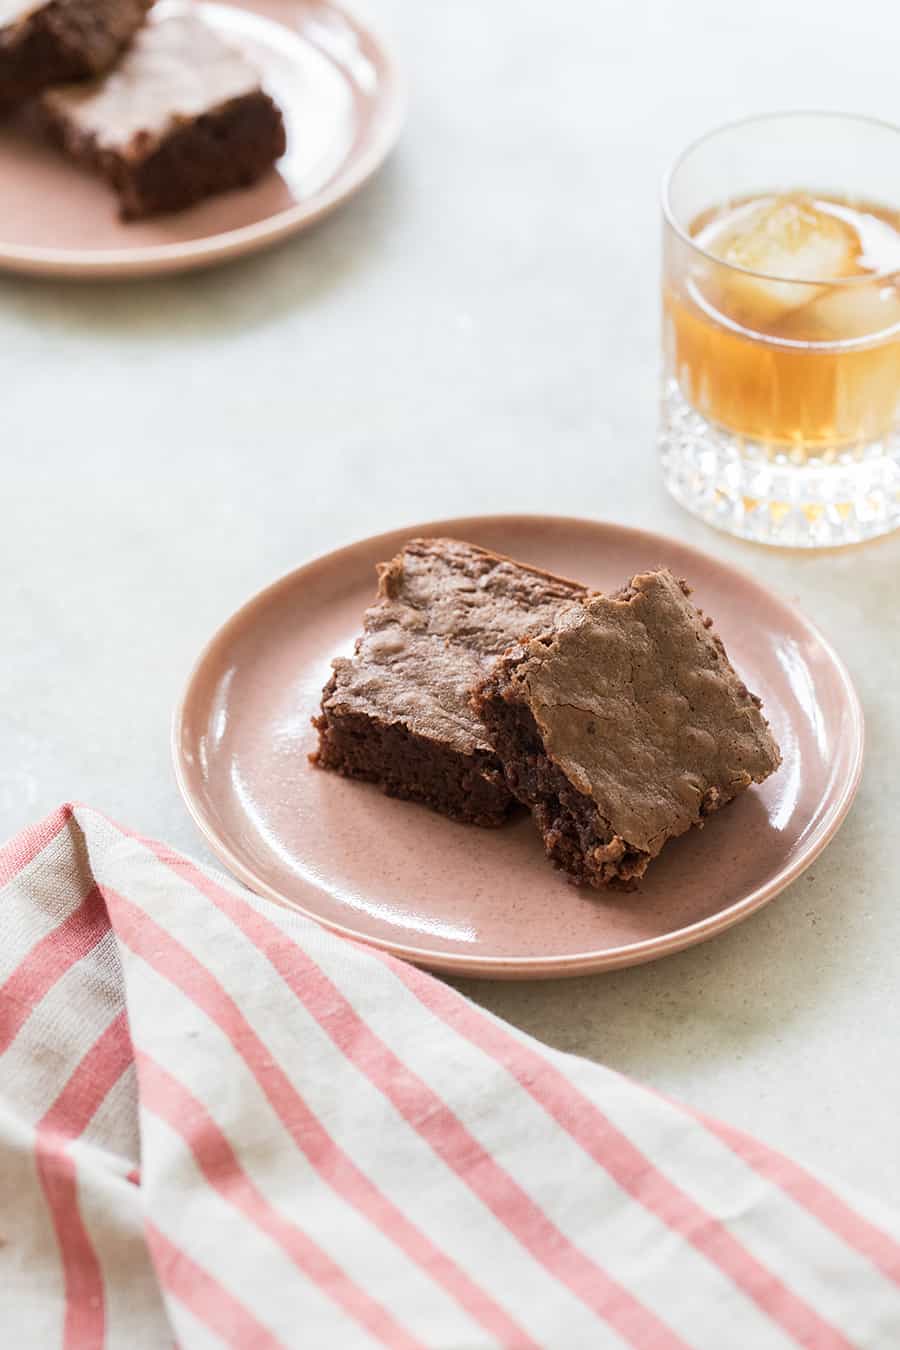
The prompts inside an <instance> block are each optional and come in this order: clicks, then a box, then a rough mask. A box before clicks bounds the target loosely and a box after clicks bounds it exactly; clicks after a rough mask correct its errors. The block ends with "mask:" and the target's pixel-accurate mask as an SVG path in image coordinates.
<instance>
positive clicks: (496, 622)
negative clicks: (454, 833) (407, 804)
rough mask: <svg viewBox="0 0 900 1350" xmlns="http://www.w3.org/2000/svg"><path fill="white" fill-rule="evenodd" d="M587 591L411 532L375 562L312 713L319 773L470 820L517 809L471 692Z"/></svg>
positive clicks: (479, 821)
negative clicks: (372, 585)
mask: <svg viewBox="0 0 900 1350" xmlns="http://www.w3.org/2000/svg"><path fill="white" fill-rule="evenodd" d="M588 594H589V592H588V591H587V590H586V589H585V587H583V586H580V585H579V584H578V583H577V582H573V581H566V580H564V579H562V578H560V577H555V576H552V575H551V574H550V573H548V572H542V571H540V570H539V569H537V568H534V567H526V566H524V565H522V564H520V563H517V562H513V561H512V560H511V559H510V558H505V557H503V556H501V555H500V554H497V553H491V552H489V551H488V550H487V549H483V548H477V547H475V546H474V545H472V544H465V543H461V542H460V541H459V540H455V539H413V540H410V542H409V543H408V544H407V545H406V546H405V547H404V549H403V550H402V552H400V553H398V554H397V556H396V557H395V558H393V559H392V560H391V561H390V562H387V563H382V564H381V565H380V566H379V568H378V594H377V597H376V599H375V603H374V604H373V605H372V607H371V608H370V609H369V610H367V611H366V614H365V616H364V628H363V633H362V636H361V637H360V638H359V639H358V640H357V643H356V650H355V652H354V655H353V656H352V657H350V658H339V659H338V660H336V661H334V662H333V666H334V674H333V675H332V677H331V679H330V680H329V682H328V684H327V685H326V686H325V690H324V693H323V696H322V710H321V713H320V715H319V716H318V717H317V718H316V719H315V726H316V727H317V728H318V731H319V748H318V751H317V752H316V753H315V754H314V755H313V756H312V757H311V758H312V759H313V762H314V763H317V764H318V765H320V766H321V767H322V768H325V769H333V770H335V771H337V772H338V773H341V774H344V775H345V776H346V777H348V778H360V779H365V780H367V781H369V782H373V783H377V784H379V785H380V786H381V788H382V789H383V791H384V792H386V793H387V794H388V795H389V796H392V797H402V798H407V799H409V800H412V801H418V802H424V803H425V804H426V805H428V806H430V807H432V808H433V809H434V810H436V811H441V812H443V813H444V814H445V815H448V816H451V817H453V818H454V819H455V820H461V821H466V822H468V823H470V824H474V825H500V824H502V823H503V821H504V820H506V819H507V817H508V816H509V815H510V813H511V812H512V811H513V810H515V808H516V805H517V803H516V800H515V798H514V797H513V795H512V794H511V793H510V792H509V790H508V788H507V787H506V784H505V783H504V780H503V773H502V770H501V767H500V761H499V760H498V759H497V756H496V755H495V753H494V750H493V747H492V746H491V743H490V739H489V737H488V735H487V732H486V730H485V727H484V725H483V723H482V721H481V719H480V717H478V716H477V715H476V713H475V711H474V710H473V708H472V706H471V702H470V698H471V693H472V690H473V688H474V686H475V684H476V683H478V681H479V680H480V679H482V678H483V676H484V675H485V673H486V671H487V669H488V668H489V666H490V664H491V662H492V661H493V660H494V659H495V658H496V656H497V655H498V653H500V652H502V651H504V650H505V649H506V648H507V647H509V646H510V645H511V644H512V643H514V642H517V641H519V640H520V639H521V638H522V637H523V636H524V635H525V634H526V633H529V632H532V631H535V630H538V629H544V628H547V627H549V626H550V625H552V624H553V623H554V622H555V620H556V618H557V617H558V615H559V612H560V609H561V608H563V607H565V606H566V605H567V604H571V603H572V602H573V601H578V600H582V599H585V598H586V597H587V596H588Z"/></svg>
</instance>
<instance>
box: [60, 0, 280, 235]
mask: <svg viewBox="0 0 900 1350" xmlns="http://www.w3.org/2000/svg"><path fill="white" fill-rule="evenodd" d="M41 102H42V107H43V110H44V115H45V118H46V120H47V122H48V124H49V126H50V129H51V132H52V133H53V134H54V135H55V138H56V140H57V141H58V142H59V144H60V145H61V146H62V147H63V149H64V150H66V151H67V152H68V153H69V154H70V155H71V156H72V158H73V159H75V160H77V161H79V162H80V163H83V164H85V165H87V166H89V167H91V168H93V169H95V170H96V171H97V172H98V173H99V174H101V175H102V176H103V177H104V178H105V179H106V180H107V181H108V182H109V183H110V184H111V185H112V186H113V187H114V188H115V190H116V192H117V193H118V195H119V204H120V208H121V213H122V216H123V217H124V218H125V219H126V220H133V219H136V218H138V217H141V216H149V215H154V214H157V213H158V212H162V211H177V210H179V209H180V208H181V207H184V206H189V205H190V204H191V203H193V202H197V201H200V200H201V199H202V198H204V197H208V196H211V195H212V194H213V193H217V192H225V191H227V190H228V189H230V188H236V187H244V186H246V185H248V184H249V183H252V182H254V181H255V180H256V179H257V178H259V177H260V175H261V174H263V173H265V172H266V170H267V169H269V168H271V166H272V165H273V164H274V163H275V161H276V160H277V159H278V158H279V156H280V155H282V154H284V150H285V131H284V122H283V120H282V116H281V112H280V111H279V109H278V108H277V107H276V105H275V104H274V103H273V101H272V99H271V98H269V96H268V94H266V93H265V92H264V90H263V89H262V87H261V85H260V81H259V76H258V74H257V72H256V70H255V69H254V68H253V66H252V65H251V64H250V63H249V62H248V61H246V60H245V59H244V57H243V56H241V55H240V53H238V52H236V51H234V50H232V48H231V47H229V46H228V45H227V44H226V43H224V42H223V41H222V40H221V39H220V38H219V37H218V35H217V34H216V33H215V32H214V31H213V30H212V28H210V27H209V25H208V24H206V23H204V22H203V20H202V19H200V18H198V17H196V16H195V15H193V14H190V13H178V14H172V15H170V16H167V17H165V18H162V19H159V20H158V21H156V22H154V21H151V22H150V23H148V24H147V25H146V26H145V27H144V28H143V29H142V30H141V32H140V33H139V34H138V36H137V37H136V38H135V40H134V42H133V43H132V44H131V46H130V47H129V49H128V51H127V52H126V53H125V55H124V57H123V58H122V60H121V62H120V63H119V65H118V66H117V67H116V68H115V70H113V71H112V72H110V74H108V75H106V76H105V77H104V78H102V79H99V80H95V81H91V82H89V83H85V84H73V85H65V86H63V87H62V88H59V89H53V90H51V91H49V92H48V93H46V94H45V95H44V96H43V99H42V101H41Z"/></svg>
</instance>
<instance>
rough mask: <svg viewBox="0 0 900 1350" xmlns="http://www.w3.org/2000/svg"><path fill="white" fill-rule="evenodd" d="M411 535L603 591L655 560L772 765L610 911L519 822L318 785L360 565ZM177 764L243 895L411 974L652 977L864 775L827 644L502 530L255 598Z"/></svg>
mask: <svg viewBox="0 0 900 1350" xmlns="http://www.w3.org/2000/svg"><path fill="white" fill-rule="evenodd" d="M417 534H448V535H454V536H456V537H457V538H460V539H467V540H470V541H472V542H473V543H476V544H482V545H484V546H486V547H488V548H491V549H496V550H498V551H499V552H501V553H507V554H510V555H512V556H513V557H515V558H520V559H522V560H523V561H525V562H529V563H534V564H537V566H539V567H544V568H548V569H550V570H551V571H554V572H560V573H562V574H563V575H565V576H572V577H577V578H578V579H580V580H582V581H585V582H587V583H589V584H591V585H593V586H599V587H601V588H604V589H605V588H610V587H613V586H617V585H619V584H621V583H622V582H623V581H624V580H626V579H627V578H628V577H630V576H631V575H632V574H633V573H634V572H637V571H641V570H643V569H646V568H647V567H653V566H656V565H657V564H660V563H662V564H665V565H667V566H668V567H670V568H671V569H672V570H673V571H674V572H675V573H676V574H677V575H679V576H684V577H686V578H687V579H688V580H689V581H690V582H691V584H692V585H693V586H694V587H695V598H696V601H697V603H698V604H699V605H700V606H701V608H703V609H704V610H705V611H706V612H707V613H709V614H712V615H713V616H714V617H715V620H716V626H717V628H718V630H719V631H720V632H721V634H722V637H723V638H724V640H725V643H726V645H727V647H728V650H729V653H730V655H731V657H732V660H733V661H734V663H735V665H736V666H737V668H738V670H739V671H740V672H741V674H742V675H743V676H744V677H745V678H746V680H747V683H748V684H749V686H750V687H751V688H752V689H754V690H756V691H757V692H758V693H759V694H760V695H761V696H762V698H763V702H764V705H765V710H766V713H767V715H768V717H769V719H770V721H771V724H772V729H773V731H774V734H775V736H776V738H777V739H778V741H779V743H780V745H781V749H782V752H783V755H784V764H783V766H782V768H781V770H780V771H779V772H778V773H777V774H775V775H774V776H773V777H772V778H771V779H769V781H768V782H767V783H765V784H764V785H763V786H762V787H761V788H758V789H754V790H751V791H750V792H748V793H746V794H745V795H744V796H743V797H742V798H741V799H739V800H738V801H737V802H735V803H734V804H733V805H732V806H729V807H728V809H727V810H725V811H723V812H722V813H721V815H718V816H714V817H712V818H711V819H710V821H709V822H708V824H707V826H706V828H705V829H704V830H702V831H693V832H691V833H690V834H688V835H686V836H683V837H682V838H681V839H678V840H676V841H674V843H672V844H669V845H668V847H667V848H666V850H665V852H664V853H663V854H662V856H661V857H660V858H659V860H658V861H657V862H656V863H655V864H654V865H653V867H652V868H651V869H650V872H649V873H648V876H647V878H646V879H645V880H644V881H643V882H642V883H641V885H640V888H639V889H638V890H637V891H635V892H634V893H632V894H628V895H623V894H613V893H608V894H605V893H598V892H593V891H587V890H577V889H576V888H574V887H573V886H570V885H569V884H568V883H567V882H566V881H565V880H564V878H563V877H562V876H561V875H560V874H558V873H556V872H554V871H553V870H552V869H551V867H550V866H549V864H548V863H547V862H546V860H545V858H544V856H543V850H542V847H541V844H540V841H539V839H538V836H537V833H536V831H535V829H534V827H533V826H532V824H531V822H530V820H528V819H522V820H520V821H519V822H518V823H516V824H514V825H511V826H509V827H507V828H504V829H499V830H478V829H474V828H471V827H466V826H463V825H456V824H454V823H452V822H451V821H449V820H445V819H443V818H442V817H441V816H438V815H435V814H433V813H432V812H430V811H428V810H427V809H425V808H424V807H420V806H415V805H410V804H408V803H404V802H399V801H393V800H391V799H390V798H388V797H384V796H382V794H381V793H380V792H379V791H378V790H377V789H376V788H374V787H371V786H369V785H367V784H360V783H351V782H346V781H345V780H343V779H341V778H338V777H336V776H334V775H333V774H329V773H324V772H322V771H320V770H317V769H314V768H312V767H311V766H310V765H309V763H308V762H307V754H308V752H309V751H310V750H311V749H313V747H314V745H315V733H314V731H313V729H312V727H311V726H310V717H311V716H312V715H313V713H314V712H315V711H316V708H317V705H318V702H319V697H320V693H321V689H322V685H323V684H324V683H325V681H326V679H327V678H328V674H329V662H330V660H331V657H332V656H334V655H335V654H338V653H347V652H349V651H350V650H351V649H352V645H353V640H354V637H355V636H356V634H357V632H358V631H359V627H360V619H361V615H362V612H363V610H364V609H365V607H366V605H367V604H369V602H370V601H371V598H372V594H373V591H374V581H375V577H374V567H375V564H376V563H377V562H379V561H381V560H383V559H385V558H389V557H390V556H391V555H392V554H393V553H395V552H396V551H397V549H398V548H399V547H400V546H401V544H402V543H403V542H404V541H405V540H406V539H409V538H411V537H412V536H414V535H417ZM173 748H174V757H175V768H176V774H177V777H178V782H179V786H180V788H181V791H182V793H183V795H184V798H185V801H186V802H187V805H188V808H189V810H190V811H191V814H192V815H193V817H194V819H195V820H196V822H197V824H198V825H199V826H200V829H201V830H202V831H203V833H204V834H205V836H206V838H207V839H208V841H209V843H210V845H211V847H212V848H213V849H214V851H215V852H216V853H217V854H218V855H219V857H220V858H221V859H222V860H223V862H224V863H225V864H226V866H227V867H228V868H230V870H231V871H232V872H233V873H234V874H235V875H236V876H237V877H239V878H240V879H241V880H242V881H244V882H246V883H247V885H248V886H250V887H251V888H252V889H253V890H255V891H258V892H259V893H261V894H263V895H268V896H270V897H272V898H273V899H275V900H278V901H280V902H282V903H284V904H287V905H291V906H294V907H295V908H297V909H300V910H303V911H304V912H305V913H307V914H309V915H311V916H312V917H313V918H315V919H317V920H318V921H319V922H320V923H323V924H325V925H326V926H327V927H329V928H332V929H334V930H335V931H337V932H340V933H343V934H345V935H347V936H350V937H354V938H357V939H360V940H362V941H364V942H368V943H374V944H376V945H377V946H380V947H384V948H386V949H388V950H389V951H392V952H394V953H396V954H397V955H399V956H403V957H406V958H407V959H409V960H412V961H415V962H417V963H419V964H421V965H426V966H431V967H433V968H435V969H438V970H445V971H456V972H458V973H460V974H463V973H467V974H472V975H482V976H493V977H497V978H503V977H506V978H510V977H531V978H534V977H540V976H549V975H573V974H579V973H584V972H586V971H593V970H605V969H611V968H613V967H617V966H627V965H634V964H637V963H638V962H641V961H649V960H652V959H653V958H655V957H658V956H664V955H666V954H667V953H669V952H673V951H677V950H679V949H680V948H682V947H687V946H689V945H690V944H692V943H695V942H700V941H702V940H703V939H704V938H707V937H711V936H712V935H713V934H715V933H719V932H721V931H722V930H723V929H725V928H728V927H730V926H731V925H732V924H734V923H737V922H738V921H739V920H740V919H742V918H745V917H746V916H747V915H748V914H751V913H753V911H754V910H756V909H758V908H759V907H760V906H761V905H763V904H765V902H766V901H767V900H771V899H772V897H773V896H774V895H776V894H777V893H778V892H779V891H780V890H782V889H783V888H784V887H785V886H787V885H788V883H789V882H791V881H793V879H794V878H795V877H797V876H798V875H799V874H800V872H802V871H803V869H804V868H805V867H807V866H808V865H809V864H810V863H811V862H812V860H813V859H814V858H815V857H816V855H817V854H818V853H819V852H820V851H821V849H822V848H824V846H825V845H826V843H827V842H828V840H829V839H830V838H831V837H832V835H833V834H834V832H835V831H836V830H837V828H838V826H839V825H840V823H841V821H842V820H843V818H844V815H845V814H846V812H847V810H848V808H849V806H850V803H851V801H852V799H853V796H854V793H855V791H856V787H857V784H858V782H859V776H860V772H861V767H862V755H863V719H862V713H861V711H860V707H859V702H858V700H857V697H856V694H855V692H854V689H853V686H852V684H851V683H850V679H849V676H848V675H847V672H846V670H845V669H844V666H843V665H842V663H841V661H840V660H839V658H838V657H837V656H836V654H835V653H834V651H833V650H832V649H831V647H830V646H829V645H828V643H827V642H826V641H825V640H824V639H823V638H822V636H821V635H820V634H819V633H818V632H817V631H816V629H815V628H814V627H813V626H812V625H811V624H810V623H808V622H807V620H806V619H804V618H803V617H802V616H801V615H800V614H799V613H797V611H796V610H794V609H793V608H791V607H790V606H789V605H787V604H785V603H784V602H783V601H781V600H779V599H778V598H777V597H776V596H774V595H772V594H771V593H770V592H768V591H766V590H764V589H763V588H762V587H761V586H759V585H757V583H756V582H755V581H753V580H752V579H751V578H750V577H748V576H745V575H743V574H742V573H739V572H736V571H734V570H733V569H731V568H729V567H726V566H725V565H724V564H723V563H720V562H717V561H716V560H715V559H714V558H710V557H708V556H706V555H705V554H702V553H698V552H696V551H695V550H693V549H690V548H687V547H686V546H685V545H683V544H680V543H677V542H675V541H674V540H671V539H665V538H662V537H660V536H659V535H653V534H646V533H643V532H642V531H639V530H631V529H626V528H624V527H622V526H618V525H608V524H601V523H596V522H591V521H584V520H565V519H553V518H549V519H548V518H544V517H529V516H499V517H484V518H477V519H465V520H450V521H440V522H437V523H435V522H432V523H430V524H427V525H417V526H415V527H412V528H410V529H407V530H399V531H395V532H394V533H392V534H387V535H382V536H380V537H379V538H375V539H367V540H364V541H363V542H361V543H358V544H354V545H351V546H350V547H349V548H344V549H341V550H340V551H339V552H337V553H332V554H329V555H328V556H327V557H324V558H320V559H318V560H317V561H316V562H312V563H309V564H308V565H307V566H305V567H301V568H300V569H299V570H298V571H296V572H292V573H291V574H290V575H289V576H287V577H284V578H282V580H281V581H278V582H276V583H275V584H274V585H273V586H271V587H269V589H268V590H265V591H263V592H262V593H261V594H260V595H258V596H256V598H255V599H253V600H251V601H250V602H249V603H248V604H247V605H245V606H244V608H243V609H241V610H240V611H239V612H238V613H237V614H236V615H235V616H234V617H233V618H232V619H230V620H229V622H228V623H227V624H226V625H225V627H224V628H223V629H221V631H220V632H219V633H218V634H217V635H216V636H215V637H214V638H213V640H212V642H211V643H210V644H209V646H208V647H207V648H206V650H205V652H204V653H203V655H202V656H201V658H200V661H199V663H198V665H197V667H196V669H195V670H194V673H193V675H192V676H191V679H190V682H189V685H188V688H187V692H186V694H185V697H184V701H183V703H182V705H181V707H180V708H179V709H178V711H177V713H176V717H175V724H174V747H173Z"/></svg>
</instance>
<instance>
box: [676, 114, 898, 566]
mask: <svg viewBox="0 0 900 1350" xmlns="http://www.w3.org/2000/svg"><path fill="white" fill-rule="evenodd" d="M663 217H664V224H663V232H664V243H663V388H662V408H661V430H660V449H661V457H662V468H663V475H664V478H665V482H666V485H667V487H668V488H669V491H670V492H671V493H672V494H673V496H674V497H675V498H676V499H677V500H678V501H679V502H681V504H682V505H683V506H685V507H687V508H688V510H690V511H693V512H694V513H695V514H696V515H698V516H701V517H702V518H703V519H704V520H706V521H708V522H709V523H710V524H712V525H716V526H718V527H720V528H721V529H724V530H727V531H729V532H731V533H732V534H737V535H742V536H744V537H745V538H748V539H754V540H758V541H761V542H764V543H768V544H782V545H791V546H794V547H797V546H801V547H818V546H828V545H840V544H847V543H854V542H858V541H860V540H864V539H868V538H871V537H873V536H875V535H879V534H884V533H886V532H887V531H889V530H892V529H895V528H896V527H897V526H898V525H900V128H898V127H895V126H892V125H889V124H888V123H885V122H878V121H875V120H872V119H869V118H865V117H856V116H849V115H844V114H840V113H778V114H772V115H768V116H763V117H756V118H751V119H748V120H746V121H743V122H738V123H733V124H731V125H729V126H725V127H722V128H720V129H719V130H717V131H713V132H711V133H710V134H709V135H707V136H705V137H704V138H703V139H701V140H699V141H697V142H696V143H695V144H693V145H692V146H690V148H689V149H688V150H686V151H685V152H684V154H682V155H681V157H680V158H679V159H678V160H677V161H676V163H675V165H674V166H673V168H672V169H671V170H670V172H669V174H668V175H667V177H666V180H665V183H664V187H663Z"/></svg>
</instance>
